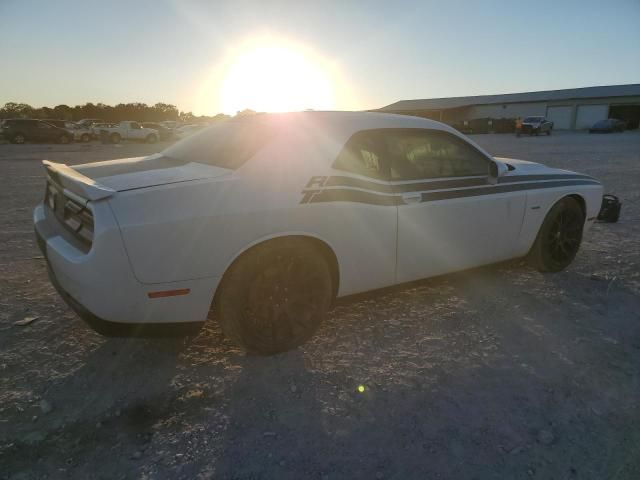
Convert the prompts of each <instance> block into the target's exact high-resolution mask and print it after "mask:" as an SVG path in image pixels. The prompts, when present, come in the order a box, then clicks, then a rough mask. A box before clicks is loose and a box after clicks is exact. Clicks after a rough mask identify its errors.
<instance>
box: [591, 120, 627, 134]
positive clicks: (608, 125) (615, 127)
mask: <svg viewBox="0 0 640 480" xmlns="http://www.w3.org/2000/svg"><path fill="white" fill-rule="evenodd" d="M626 128H627V123H626V122H623V121H622V120H618V119H617V118H608V119H606V120H600V121H598V122H596V123H594V124H593V126H592V127H591V128H590V129H589V133H613V132H624V131H625V130H626Z"/></svg>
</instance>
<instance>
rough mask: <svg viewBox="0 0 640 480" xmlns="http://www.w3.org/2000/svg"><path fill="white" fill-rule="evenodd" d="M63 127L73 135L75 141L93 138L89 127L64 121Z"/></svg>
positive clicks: (86, 140) (85, 140)
mask: <svg viewBox="0 0 640 480" xmlns="http://www.w3.org/2000/svg"><path fill="white" fill-rule="evenodd" d="M65 128H66V129H67V130H68V131H69V132H70V133H71V134H72V135H73V139H74V140H75V141H76V142H85V143H86V142H88V141H89V140H91V139H92V138H93V130H92V129H91V127H86V126H84V125H79V124H77V123H74V122H65Z"/></svg>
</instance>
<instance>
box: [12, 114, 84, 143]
mask: <svg viewBox="0 0 640 480" xmlns="http://www.w3.org/2000/svg"><path fill="white" fill-rule="evenodd" d="M1 133H2V136H3V137H4V138H5V139H7V140H9V141H10V142H12V143H18V144H21V143H25V142H57V143H69V142H71V141H72V140H73V135H72V134H71V133H70V132H69V131H68V130H66V129H64V128H59V127H56V126H54V125H51V124H50V123H47V122H43V121H42V120H34V119H24V118H16V119H13V118H12V119H8V120H5V121H4V122H3V123H2V129H1Z"/></svg>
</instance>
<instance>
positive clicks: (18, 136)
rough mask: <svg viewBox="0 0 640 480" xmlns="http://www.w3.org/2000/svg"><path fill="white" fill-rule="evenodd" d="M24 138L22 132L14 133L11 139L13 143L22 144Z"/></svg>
mask: <svg viewBox="0 0 640 480" xmlns="http://www.w3.org/2000/svg"><path fill="white" fill-rule="evenodd" d="M25 140H26V138H25V137H24V134H23V133H16V134H15V135H14V136H13V138H12V139H11V141H12V142H13V143H17V144H23V143H24V142H25Z"/></svg>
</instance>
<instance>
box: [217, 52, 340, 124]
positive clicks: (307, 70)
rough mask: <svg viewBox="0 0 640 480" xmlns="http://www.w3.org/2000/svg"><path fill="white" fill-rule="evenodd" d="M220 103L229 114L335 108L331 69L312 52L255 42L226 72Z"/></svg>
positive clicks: (238, 54)
mask: <svg viewBox="0 0 640 480" xmlns="http://www.w3.org/2000/svg"><path fill="white" fill-rule="evenodd" d="M219 102H220V106H221V108H222V110H223V111H224V112H225V113H229V114H233V113H236V112H237V111H240V110H244V109H246V108H250V109H252V110H256V111H260V112H284V111H295V110H306V109H314V110H321V109H333V108H335V96H334V86H333V83H332V78H331V72H330V71H329V68H328V67H327V66H324V65H323V63H322V61H321V60H318V59H315V58H314V57H313V55H312V54H311V53H309V52H305V51H303V50H301V49H297V48H295V47H291V46H288V45H280V44H260V45H252V46H249V47H247V48H244V49H242V50H241V51H239V52H238V53H236V54H235V55H234V56H233V57H232V59H231V61H230V62H228V67H227V68H226V69H225V71H224V74H223V78H222V83H221V85H220V100H219Z"/></svg>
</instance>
